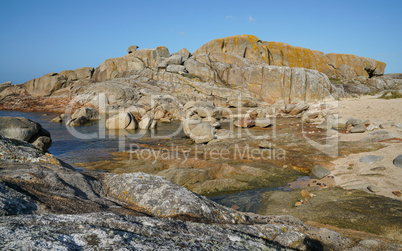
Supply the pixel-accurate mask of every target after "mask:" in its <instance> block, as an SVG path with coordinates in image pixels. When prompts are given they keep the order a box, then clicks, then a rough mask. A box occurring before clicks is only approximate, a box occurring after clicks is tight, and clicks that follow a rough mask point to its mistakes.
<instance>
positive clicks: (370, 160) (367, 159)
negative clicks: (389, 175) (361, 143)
mask: <svg viewBox="0 0 402 251" xmlns="http://www.w3.org/2000/svg"><path fill="white" fill-rule="evenodd" d="M383 158H384V157H382V156H376V155H367V156H364V157H361V158H360V160H359V161H360V162H363V163H368V164H374V163H376V162H378V161H380V160H382V159H383Z"/></svg>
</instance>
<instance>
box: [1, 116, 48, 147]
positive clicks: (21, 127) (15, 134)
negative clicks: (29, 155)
mask: <svg viewBox="0 0 402 251" xmlns="http://www.w3.org/2000/svg"><path fill="white" fill-rule="evenodd" d="M40 129H42V126H41V125H40V124H38V123H36V122H34V121H32V120H30V119H27V118H21V117H18V118H17V117H0V135H1V136H4V137H7V138H13V139H19V140H23V141H27V142H28V141H29V140H30V139H31V138H32V137H33V136H34V135H35V134H36V133H38V132H39V131H40Z"/></svg>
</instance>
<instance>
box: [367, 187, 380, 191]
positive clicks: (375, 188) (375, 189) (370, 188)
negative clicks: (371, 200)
mask: <svg viewBox="0 0 402 251" xmlns="http://www.w3.org/2000/svg"><path fill="white" fill-rule="evenodd" d="M367 189H368V190H369V191H370V192H372V193H378V192H380V189H379V188H378V187H376V186H374V185H370V186H368V187H367Z"/></svg>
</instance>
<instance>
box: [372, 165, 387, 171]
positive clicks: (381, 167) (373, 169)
mask: <svg viewBox="0 0 402 251" xmlns="http://www.w3.org/2000/svg"><path fill="white" fill-rule="evenodd" d="M385 169H387V168H385V167H383V166H377V167H374V168H371V169H370V171H373V172H377V171H384V170H385Z"/></svg>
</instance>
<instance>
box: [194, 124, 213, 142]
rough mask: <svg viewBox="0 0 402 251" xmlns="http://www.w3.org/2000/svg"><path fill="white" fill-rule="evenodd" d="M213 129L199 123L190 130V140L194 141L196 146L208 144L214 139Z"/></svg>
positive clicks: (208, 125)
mask: <svg viewBox="0 0 402 251" xmlns="http://www.w3.org/2000/svg"><path fill="white" fill-rule="evenodd" d="M214 130H215V128H214V127H213V126H211V125H210V124H208V123H201V124H199V125H197V126H196V127H194V129H193V130H191V133H190V138H191V139H192V140H194V142H195V143H196V144H202V143H208V142H209V141H211V140H213V139H214V137H215V136H214V135H215V133H214Z"/></svg>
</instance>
